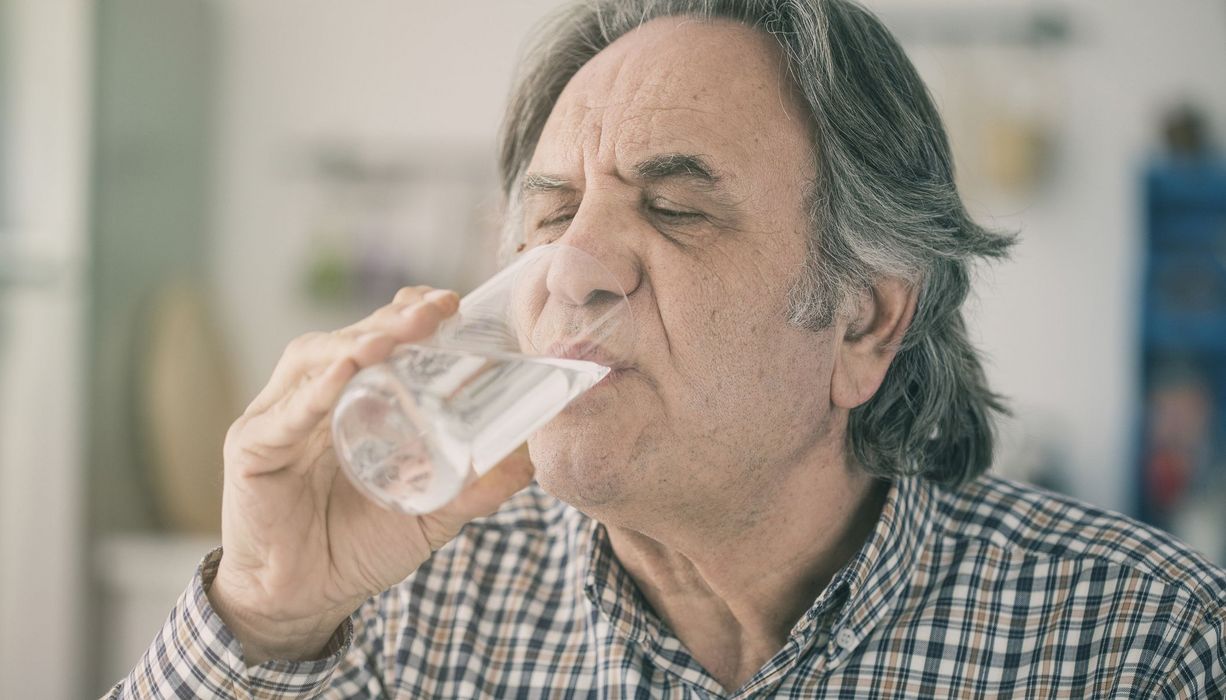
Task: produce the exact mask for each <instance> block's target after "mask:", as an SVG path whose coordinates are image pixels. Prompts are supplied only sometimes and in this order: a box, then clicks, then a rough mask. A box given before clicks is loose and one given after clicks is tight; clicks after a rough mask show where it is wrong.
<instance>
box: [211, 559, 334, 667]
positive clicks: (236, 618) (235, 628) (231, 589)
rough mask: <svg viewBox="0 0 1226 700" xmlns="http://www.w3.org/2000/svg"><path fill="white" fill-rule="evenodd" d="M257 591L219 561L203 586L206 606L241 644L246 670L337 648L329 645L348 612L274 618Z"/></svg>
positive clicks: (313, 657)
mask: <svg viewBox="0 0 1226 700" xmlns="http://www.w3.org/2000/svg"><path fill="white" fill-rule="evenodd" d="M223 562H224V558H223ZM258 591H259V587H258V586H254V585H252V583H251V582H250V581H248V580H245V579H244V578H243V577H241V576H236V575H234V574H233V573H227V571H226V568H225V566H224V563H223V564H222V565H221V566H219V567H218V570H217V574H216V576H215V577H214V578H213V580H212V582H210V583H207V584H206V585H205V595H206V596H207V597H208V599H209V604H210V605H211V606H212V608H213V611H214V612H215V613H216V614H217V616H218V617H219V618H220V619H221V621H222V622H223V623H224V624H225V626H226V628H227V629H228V630H229V631H230V633H231V634H233V635H234V638H235V639H237V640H238V642H239V644H240V645H241V646H242V648H243V659H244V661H245V662H246V663H247V665H248V666H256V665H259V664H261V663H264V662H265V661H270V660H274V659H275V660H283V661H314V660H317V659H322V658H325V657H327V656H328V655H329V654H331V653H333V652H334V651H335V650H336V649H335V648H336V647H337V646H338V645H334V644H330V642H332V640H333V638H334V637H336V635H337V632H338V630H339V629H340V627H341V625H342V624H343V623H344V622H345V620H346V619H348V617H349V614H350V612H352V611H340V610H329V611H325V612H322V613H319V614H314V615H307V616H294V617H290V616H286V615H283V614H277V613H276V612H275V611H276V610H277V607H278V606H277V605H276V604H275V602H273V601H264V602H261V600H260V595H259V592H258ZM270 602H272V603H274V604H271V605H270V604H269V603H270Z"/></svg>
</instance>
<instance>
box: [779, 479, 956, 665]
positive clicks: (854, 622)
mask: <svg viewBox="0 0 1226 700" xmlns="http://www.w3.org/2000/svg"><path fill="white" fill-rule="evenodd" d="M933 488H934V487H933V485H932V484H931V482H929V481H928V480H927V479H924V478H922V477H919V476H906V477H899V478H897V479H895V480H893V481H892V482H891V483H890V488H889V491H888V493H887V495H886V500H885V505H884V506H883V507H882V509H881V516H880V517H879V518H878V519H877V525H876V526H875V527H874V528H873V532H872V534H870V535H869V537H868V539H867V540H865V542H864V546H862V547H861V548H860V551H859V552H858V553H857V554H856V556H855V557H853V558H852V559H851V561H849V562H847V564H846V565H844V567H843V568H842V569H841V570H840V571H839V573H838V574H836V575H835V577H834V579H833V580H832V581H831V583H830V585H829V586H827V587H826V590H825V591H823V592H822V595H821V596H819V597H818V599H817V601H816V602H815V603H814V605H813V607H812V608H810V610H809V612H808V613H806V615H805V620H810V619H814V618H817V617H818V616H819V615H821V614H822V613H825V614H826V617H827V619H831V618H833V622H832V623H831V625H830V627H829V631H830V633H831V634H830V635H829V640H830V642H831V644H830V645H829V647H828V650H827V654H828V657H829V658H830V659H837V658H839V657H841V656H844V655H846V654H848V653H850V652H851V651H853V650H854V649H855V648H856V647H857V646H859V644H860V643H861V642H862V641H863V640H864V639H865V638H866V637H868V635H869V633H871V632H872V630H873V628H874V627H876V625H877V623H878V622H880V621H881V620H882V618H884V617H885V614H886V613H887V612H888V611H889V609H890V606H891V605H892V604H893V603H894V601H895V600H897V599H898V597H899V596H900V595H901V594H902V593H903V592H904V591H905V590H906V588H907V586H908V585H909V583H910V582H911V580H912V578H913V575H914V573H915V569H916V567H917V566H918V564H919V561H920V558H921V555H922V549H923V544H924V540H925V538H926V537H927V536H928V533H929V532H931V530H932V524H933V517H934V515H933V508H934V507H935V504H934V499H933ZM824 598H829V600H823V599H824ZM803 623H804V620H802V623H801V624H803ZM800 626H801V625H797V627H800ZM816 627H817V625H812V624H811V625H810V629H806V630H804V631H802V632H801V633H802V634H804V635H806V636H811V635H813V634H814V633H815V629H813V628H816ZM794 634H795V631H794Z"/></svg>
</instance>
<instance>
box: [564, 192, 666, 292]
mask: <svg viewBox="0 0 1226 700" xmlns="http://www.w3.org/2000/svg"><path fill="white" fill-rule="evenodd" d="M593 204H595V202H592V201H591V199H588V201H585V202H584V205H585V206H581V207H580V211H579V212H578V213H577V214H576V216H575V218H574V219H573V220H572V221H571V224H570V226H569V227H568V228H567V231H566V233H565V234H564V235H563V236H562V237H561V238H560V239H558V240H557V243H560V244H562V245H563V246H566V247H569V248H573V249H578V251H579V253H578V254H573V255H567V254H562V255H558V256H556V257H555V259H554V261H553V263H552V264H551V265H550V268H549V274H548V277H547V278H546V286H547V288H548V290H549V293H550V295H555V296H557V297H558V299H559V300H560V301H563V302H565V303H567V304H570V305H573V306H583V305H587V304H592V303H595V302H598V301H601V300H602V298H605V297H609V298H618V297H620V296H621V295H622V294H625V295H626V296H627V297H629V296H630V295H631V294H633V293H634V292H635V290H636V289H638V287H639V284H640V283H641V282H642V266H641V265H640V264H639V260H638V256H637V255H635V254H634V251H633V250H631V246H630V245H629V241H628V240H627V239H628V238H629V236H626V235H621V234H624V233H626V232H625V231H622V230H619V225H618V220H617V217H616V216H613V215H612V214H613V212H606V213H605V214H604V215H601V213H600V212H598V211H596V210H597V209H599V208H601V207H599V206H593ZM626 228H628V225H627V222H624V221H623V222H621V226H620V229H626ZM564 250H565V249H564Z"/></svg>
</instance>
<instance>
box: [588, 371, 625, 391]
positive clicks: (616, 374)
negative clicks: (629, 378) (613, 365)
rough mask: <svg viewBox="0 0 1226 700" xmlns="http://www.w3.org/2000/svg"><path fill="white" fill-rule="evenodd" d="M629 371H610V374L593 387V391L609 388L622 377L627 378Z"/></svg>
mask: <svg viewBox="0 0 1226 700" xmlns="http://www.w3.org/2000/svg"><path fill="white" fill-rule="evenodd" d="M629 371H630V370H628V369H610V370H609V373H608V374H606V375H605V376H604V377H603V378H601V380H600V381H598V382H596V383H595V384H593V385H592V389H597V388H599V387H602V386H609V385H610V384H613V383H615V382H617V381H619V380H620V379H621V378H622V377H624V376H626V374H627V373H628V372H629ZM592 389H588V391H591V390H592Z"/></svg>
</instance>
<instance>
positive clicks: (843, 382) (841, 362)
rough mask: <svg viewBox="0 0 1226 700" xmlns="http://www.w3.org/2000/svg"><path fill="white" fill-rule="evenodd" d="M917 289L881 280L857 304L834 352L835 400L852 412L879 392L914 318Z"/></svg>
mask: <svg viewBox="0 0 1226 700" xmlns="http://www.w3.org/2000/svg"><path fill="white" fill-rule="evenodd" d="M918 296H919V290H918V286H917V285H916V284H913V283H911V282H908V281H906V280H903V279H899V278H896V277H888V278H882V279H880V280H878V281H877V282H876V284H874V285H873V287H872V288H871V289H866V290H865V291H864V292H863V293H862V294H861V295H860V298H859V299H858V300H857V303H856V307H855V310H854V313H853V314H852V316H851V317H850V318H849V319H847V320H846V321H845V322H844V323H840V324H838V325H837V326H836V328H839V329H842V333H843V334H842V337H841V338H838V342H839V345H838V348H837V350H836V352H835V360H834V374H833V376H832V377H831V381H830V400H831V402H832V403H834V405H836V406H838V407H840V408H846V409H848V410H850V409H853V408H855V407H856V406H859V405H860V404H863V403H864V402H866V401H868V400H869V399H871V398H872V397H873V394H875V393H877V388H878V387H880V386H881V382H882V380H884V379H885V373H886V370H888V369H889V368H890V363H891V362H892V361H893V360H894V355H895V354H896V353H897V352H898V346H899V344H900V343H901V342H902V338H903V335H904V334H905V333H906V332H907V328H908V327H909V326H910V325H911V319H912V318H914V316H915V305H916V300H917V299H918Z"/></svg>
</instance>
